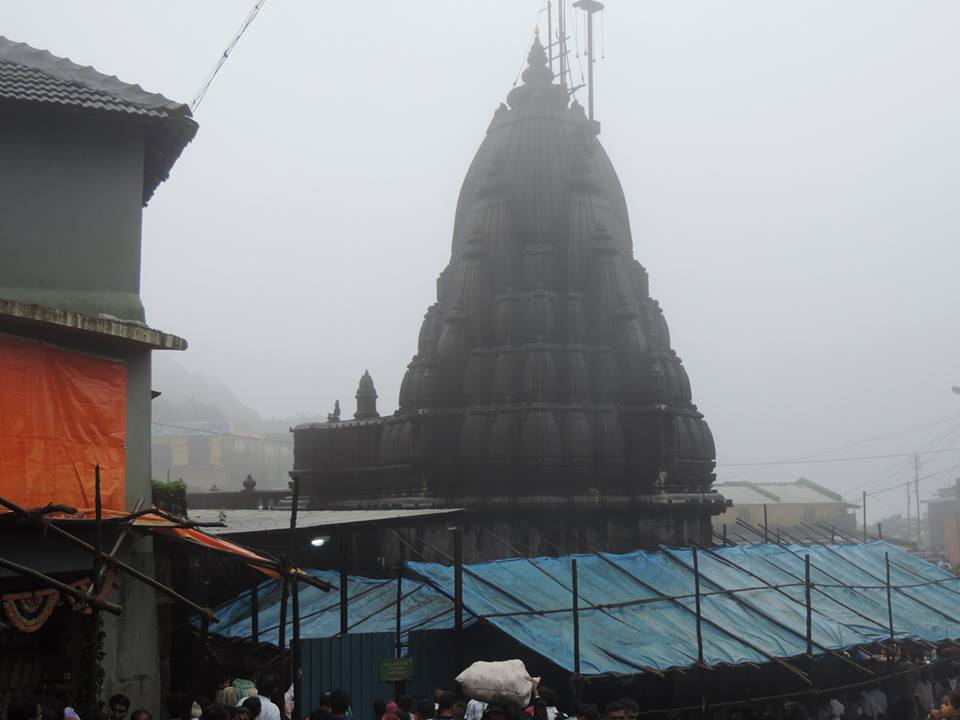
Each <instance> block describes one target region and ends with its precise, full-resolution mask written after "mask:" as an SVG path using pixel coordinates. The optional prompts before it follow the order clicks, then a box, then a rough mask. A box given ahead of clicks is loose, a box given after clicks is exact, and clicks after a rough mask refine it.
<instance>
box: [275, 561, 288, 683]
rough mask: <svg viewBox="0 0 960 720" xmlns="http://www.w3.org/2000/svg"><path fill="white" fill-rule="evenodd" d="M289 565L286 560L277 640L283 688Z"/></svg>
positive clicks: (285, 663) (282, 580)
mask: <svg viewBox="0 0 960 720" xmlns="http://www.w3.org/2000/svg"><path fill="white" fill-rule="evenodd" d="M289 568H290V566H289V564H288V563H287V561H286V559H285V558H284V562H283V570H281V572H282V576H281V578H280V582H281V583H282V590H281V591H280V626H279V628H278V633H279V637H278V638H277V648H278V651H279V658H280V668H279V675H280V685H281V686H282V687H287V685H286V679H287V678H286V675H287V601H288V600H289V599H290V572H289Z"/></svg>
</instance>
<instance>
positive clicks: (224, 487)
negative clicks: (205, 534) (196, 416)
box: [152, 420, 293, 493]
mask: <svg viewBox="0 0 960 720" xmlns="http://www.w3.org/2000/svg"><path fill="white" fill-rule="evenodd" d="M152 463H153V477H154V478H156V479H158V480H161V479H166V478H168V477H169V478H170V479H171V480H176V479H178V478H180V479H182V480H183V482H184V483H186V486H187V491H188V492H190V493H204V492H218V491H219V492H239V491H240V490H241V489H242V488H243V481H244V478H246V477H247V476H248V475H251V476H253V477H254V478H255V479H256V482H257V487H259V488H260V489H261V490H266V489H278V488H279V489H284V488H286V487H287V483H288V482H289V481H290V470H292V469H293V443H292V442H291V441H290V436H289V435H286V434H284V435H282V436H279V437H278V436H269V435H264V434H260V433H242V432H237V431H235V430H234V429H233V427H232V426H231V424H230V423H228V422H225V421H220V420H211V421H190V420H178V421H172V422H170V423H155V424H154V425H153V435H152Z"/></svg>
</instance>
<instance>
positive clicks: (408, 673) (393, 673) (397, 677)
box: [380, 657, 413, 683]
mask: <svg viewBox="0 0 960 720" xmlns="http://www.w3.org/2000/svg"><path fill="white" fill-rule="evenodd" d="M412 677H413V658H412V657H404V658H380V682H384V683H387V682H401V681H403V680H410V679H411V678H412Z"/></svg>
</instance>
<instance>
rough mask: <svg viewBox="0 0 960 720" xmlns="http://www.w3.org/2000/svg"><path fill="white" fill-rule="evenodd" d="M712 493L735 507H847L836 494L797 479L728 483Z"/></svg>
mask: <svg viewBox="0 0 960 720" xmlns="http://www.w3.org/2000/svg"><path fill="white" fill-rule="evenodd" d="M713 488H714V490H716V491H717V492H718V493H720V494H721V495H723V496H724V497H725V498H727V499H728V500H732V501H733V505H734V507H736V506H737V505H776V504H777V503H792V504H799V505H818V504H829V505H837V504H842V505H847V506H849V507H853V505H851V504H850V503H845V502H844V501H843V498H841V497H840V496H839V495H838V494H837V493H835V492H833V491H831V490H828V489H827V488H825V487H822V486H820V485H817V484H816V483H814V482H812V481H810V480H807V479H806V478H800V479H798V480H794V481H793V482H749V481H741V482H727V483H718V484H716V485H714V486H713Z"/></svg>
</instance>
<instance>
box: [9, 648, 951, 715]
mask: <svg viewBox="0 0 960 720" xmlns="http://www.w3.org/2000/svg"><path fill="white" fill-rule="evenodd" d="M916 662H917V663H918V664H914V663H912V662H911V661H910V660H908V659H905V658H900V660H899V661H898V662H897V664H896V666H895V667H896V668H897V669H896V671H895V672H893V673H891V674H890V675H889V677H888V678H887V679H886V680H884V681H883V682H878V683H874V684H873V685H871V686H868V687H865V688H861V689H855V690H849V691H847V692H844V693H838V694H831V693H819V694H815V695H813V694H812V695H810V696H809V697H810V698H813V699H811V700H810V701H809V702H797V701H794V700H791V701H787V702H782V703H765V704H756V703H753V704H748V703H742V704H738V705H732V706H731V705H726V704H725V705H724V706H723V707H717V708H714V709H712V710H710V711H709V716H710V718H711V720H960V677H955V676H954V675H955V673H954V672H952V670H953V666H952V665H948V666H938V667H936V668H934V669H931V666H928V665H925V664H919V663H923V662H924V660H922V659H919V658H918V659H916ZM948 668H949V669H948ZM254 669H255V668H254V667H252V666H248V667H247V669H246V670H245V671H243V672H242V673H241V674H243V675H245V676H246V677H223V678H222V679H221V681H220V682H219V683H218V685H217V688H216V690H215V692H214V694H213V698H212V699H211V698H208V697H191V696H189V695H187V694H186V693H182V692H173V693H170V694H169V696H168V698H167V708H166V716H165V717H164V718H163V720H297V719H296V718H295V715H296V713H295V710H294V696H293V686H292V685H291V686H290V687H288V688H286V689H285V690H284V689H283V688H281V687H280V686H279V682H278V678H277V676H276V675H274V674H272V673H270V672H254ZM301 704H302V715H303V717H302V718H300V719H299V720H638V718H640V716H641V715H648V714H650V713H651V712H652V711H655V710H656V708H643V709H641V707H640V705H639V704H638V703H637V702H636V701H635V700H634V699H632V698H629V697H622V698H619V699H617V700H613V701H611V702H608V703H606V704H605V705H603V706H602V707H598V706H597V705H596V704H589V703H583V704H578V705H576V706H574V707H570V708H563V709H561V707H560V705H561V703H560V701H559V699H558V696H557V695H556V693H554V692H553V691H552V690H550V689H549V688H546V687H544V686H539V687H537V686H534V687H533V689H532V693H531V697H530V701H529V703H528V704H527V705H526V706H525V707H522V708H521V707H515V706H513V705H511V704H509V703H499V702H491V703H485V702H481V701H480V700H477V699H474V698H469V697H463V696H462V695H460V694H458V693H457V692H453V691H449V690H441V689H437V690H436V691H434V694H433V697H432V698H415V697H412V696H410V695H401V696H400V697H398V698H396V699H394V700H377V701H376V702H375V703H374V704H373V707H371V708H369V709H367V708H357V707H352V705H351V702H350V697H349V695H348V693H347V692H346V691H345V690H342V689H338V690H332V691H329V692H325V693H323V694H322V695H321V696H320V697H319V698H316V699H312V698H311V699H307V698H305V699H304V701H303V702H302V703H301ZM664 714H666V715H668V717H669V718H670V720H699V719H700V718H701V717H703V715H704V712H703V709H702V708H701V707H697V708H692V707H688V709H687V710H686V711H673V712H667V713H664ZM153 718H154V715H153V714H152V713H151V712H150V710H147V709H144V708H137V709H133V710H132V711H131V702H130V699H129V698H128V697H126V696H125V695H119V694H118V695H113V696H112V697H111V698H110V699H109V701H108V702H107V704H106V705H105V706H102V705H101V706H98V707H97V708H96V709H95V710H94V711H93V716H92V717H90V718H86V719H81V718H80V717H79V716H78V714H77V711H76V710H75V709H74V708H73V707H70V706H64V705H63V704H62V703H60V702H58V701H57V700H56V699H53V698H49V697H27V698H19V699H16V700H12V701H11V702H10V703H9V704H8V705H7V708H6V720H153Z"/></svg>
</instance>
